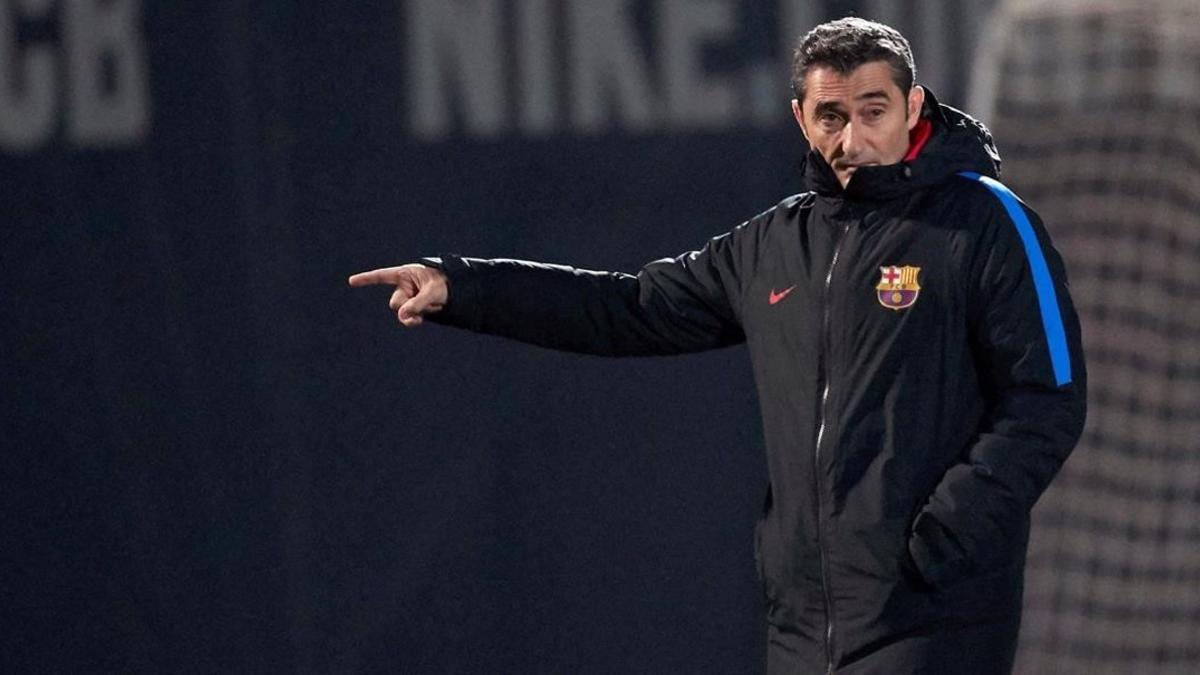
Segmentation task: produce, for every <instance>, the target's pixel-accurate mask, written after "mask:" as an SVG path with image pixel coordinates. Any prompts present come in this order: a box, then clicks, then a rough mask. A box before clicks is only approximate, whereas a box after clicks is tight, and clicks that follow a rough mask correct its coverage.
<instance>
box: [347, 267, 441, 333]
mask: <svg viewBox="0 0 1200 675" xmlns="http://www.w3.org/2000/svg"><path fill="white" fill-rule="evenodd" d="M378 284H384V285H387V286H395V287H396V291H395V292H394V293H392V299H391V301H390V302H389V303H388V307H391V308H392V311H394V312H396V318H397V319H399V320H400V323H402V324H404V325H405V326H407V327H409V328H412V327H413V326H419V325H421V322H422V321H424V319H422V318H421V317H422V316H424V315H425V314H430V313H433V312H436V311H439V310H441V309H442V307H444V306H445V305H446V300H447V298H448V297H449V291H448V288H447V284H446V275H445V274H443V273H442V271H441V270H439V269H435V268H432V267H427V266H425V265H419V264H413V265H401V266H400V267H383V268H380V269H377V270H371V271H370V272H359V273H358V274H355V275H353V276H351V277H350V285H351V286H355V287H358V286H374V285H378Z"/></svg>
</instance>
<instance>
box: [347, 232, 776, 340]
mask: <svg viewBox="0 0 1200 675" xmlns="http://www.w3.org/2000/svg"><path fill="white" fill-rule="evenodd" d="M753 222H754V221H750V222H748V223H744V224H743V225H741V226H739V227H737V228H735V229H734V230H733V231H732V232H729V233H727V234H724V235H721V236H719V237H715V238H713V239H711V240H710V241H709V242H708V243H707V244H706V245H705V246H704V247H703V248H701V249H700V250H698V251H692V252H690V253H687V254H684V255H681V256H678V257H676V258H668V259H663V260H656V261H654V262H651V263H649V264H647V265H645V266H644V267H642V269H641V270H639V271H638V273H637V274H625V273H620V272H597V271H590V270H581V269H576V268H572V267H567V266H564V265H549V264H545V263H535V262H528V261H521V260H504V259H500V260H482V259H477V258H463V257H459V256H453V255H452V256H443V257H441V258H426V259H424V260H423V261H422V262H423V263H424V264H426V265H429V266H431V267H436V268H437V269H439V270H441V272H442V273H443V274H444V275H445V276H444V279H445V284H446V286H447V287H448V293H447V297H446V299H445V301H444V306H443V305H442V304H440V303H439V304H437V305H436V309H433V310H430V311H427V312H423V313H424V314H426V318H427V319H428V320H430V321H432V322H436V323H441V324H445V325H450V326H456V327H459V328H465V329H468V330H472V331H476V332H481V333H488V334H493V335H500V336H503V337H508V338H512V339H515V340H520V341H522V342H527V343H531V344H536V345H540V346H544V347H550V348H553V349H561V350H566V351H575V352H584V353H590V354H601V355H609V356H631V355H654V354H673V353H682V352H694V351H701V350H705V349H713V348H717V347H723V346H727V345H732V344H736V343H739V342H741V341H743V340H744V339H745V337H744V335H743V333H742V329H741V320H740V306H741V287H742V280H741V276H740V275H741V272H742V270H743V269H747V268H748V264H749V259H750V257H751V256H752V255H753V250H752V247H753V242H751V241H749V239H750V237H751V236H752V230H753V228H752V227H751V224H752V223H753ZM430 272H432V270H430ZM365 274H371V273H365ZM358 276H359V275H356V277H358ZM352 279H353V278H352ZM352 283H353V281H352ZM402 302H403V301H402ZM421 306H422V308H424V305H421ZM404 320H405V317H403V316H402V317H401V321H402V322H403V321H404ZM406 325H414V324H412V323H408V324H406Z"/></svg>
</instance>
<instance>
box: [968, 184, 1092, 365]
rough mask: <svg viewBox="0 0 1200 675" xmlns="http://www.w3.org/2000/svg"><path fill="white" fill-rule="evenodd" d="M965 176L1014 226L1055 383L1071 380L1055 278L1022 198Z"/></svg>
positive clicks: (998, 185)
mask: <svg viewBox="0 0 1200 675" xmlns="http://www.w3.org/2000/svg"><path fill="white" fill-rule="evenodd" d="M958 175H960V176H962V177H964V178H970V179H971V180H974V181H978V182H979V183H982V184H983V186H984V187H986V188H987V189H988V190H991V192H992V194H994V195H996V197H997V198H998V199H999V200H1000V203H1001V204H1003V205H1004V210H1005V211H1007V212H1008V217H1009V218H1011V219H1012V221H1013V224H1014V225H1016V226H1017V232H1018V233H1020V235H1021V242H1022V243H1023V244H1025V257H1026V258H1028V259H1029V268H1030V270H1031V271H1032V272H1033V285H1034V288H1036V289H1037V297H1038V306H1039V307H1040V308H1041V311H1042V328H1043V329H1044V330H1045V331H1046V342H1047V343H1049V346H1050V363H1051V364H1052V365H1053V366H1054V378H1055V380H1057V382H1058V386H1060V387H1061V386H1063V385H1064V384H1070V382H1071V355H1070V352H1069V351H1067V336H1066V331H1064V330H1063V322H1062V314H1061V313H1060V312H1059V311H1058V295H1057V294H1056V293H1055V292H1054V280H1053V279H1052V278H1051V277H1050V268H1049V267H1047V266H1046V256H1045V255H1044V254H1043V253H1042V247H1041V244H1039V243H1038V239H1037V234H1036V233H1035V232H1034V231H1033V225H1032V224H1031V223H1030V222H1029V216H1027V215H1025V209H1023V208H1021V202H1020V200H1019V199H1018V198H1017V196H1016V195H1015V194H1013V192H1012V190H1009V189H1008V188H1007V187H1005V186H1004V184H1003V183H1001V182H1000V181H998V180H995V179H994V178H988V177H987V176H981V175H979V174H977V173H974V172H970V171H964V172H962V173H960V174H958Z"/></svg>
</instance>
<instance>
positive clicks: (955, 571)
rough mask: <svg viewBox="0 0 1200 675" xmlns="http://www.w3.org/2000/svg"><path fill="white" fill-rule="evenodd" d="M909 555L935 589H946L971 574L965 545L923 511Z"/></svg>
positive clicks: (917, 521) (923, 576)
mask: <svg viewBox="0 0 1200 675" xmlns="http://www.w3.org/2000/svg"><path fill="white" fill-rule="evenodd" d="M908 553H909V555H910V556H911V557H912V560H913V564H914V565H915V566H916V568H917V572H919V573H920V575H921V577H922V578H923V579H924V580H925V582H926V583H927V584H929V585H930V586H933V587H934V588H945V587H946V586H949V585H951V584H953V583H954V582H956V581H959V580H961V579H963V578H964V577H966V576H967V575H968V574H969V573H970V572H971V567H972V565H971V561H970V560H969V559H968V557H967V553H966V549H965V548H964V547H963V545H962V543H960V542H959V540H958V538H957V537H956V536H955V535H954V533H953V532H951V531H950V528H948V527H946V525H944V524H943V523H942V522H941V521H940V520H938V519H937V518H935V517H934V516H933V515H931V514H930V513H928V512H922V513H921V514H920V515H918V516H917V519H916V521H914V522H913V528H912V535H911V536H909V538H908Z"/></svg>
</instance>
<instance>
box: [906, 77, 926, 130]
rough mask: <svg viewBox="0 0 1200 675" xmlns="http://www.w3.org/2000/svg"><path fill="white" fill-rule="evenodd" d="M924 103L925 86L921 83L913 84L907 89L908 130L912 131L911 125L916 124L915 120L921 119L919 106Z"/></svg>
mask: <svg viewBox="0 0 1200 675" xmlns="http://www.w3.org/2000/svg"><path fill="white" fill-rule="evenodd" d="M924 105H925V88H924V87H922V86H921V85H919V84H917V85H913V88H912V89H909V90H908V130H909V131H912V129H913V127H915V126H917V122H918V121H920V119H921V108H922V107H923V106H924Z"/></svg>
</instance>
